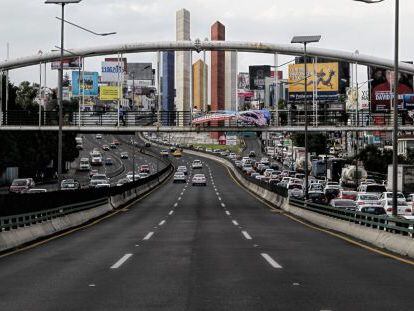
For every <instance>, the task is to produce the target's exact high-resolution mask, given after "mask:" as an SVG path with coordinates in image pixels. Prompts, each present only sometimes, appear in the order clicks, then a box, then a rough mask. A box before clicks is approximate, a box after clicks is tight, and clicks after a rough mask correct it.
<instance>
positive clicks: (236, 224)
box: [231, 220, 239, 226]
mask: <svg viewBox="0 0 414 311" xmlns="http://www.w3.org/2000/svg"><path fill="white" fill-rule="evenodd" d="M231 222H232V223H233V225H235V226H238V225H239V223H238V222H237V221H236V220H232V221H231Z"/></svg>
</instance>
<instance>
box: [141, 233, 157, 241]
mask: <svg viewBox="0 0 414 311" xmlns="http://www.w3.org/2000/svg"><path fill="white" fill-rule="evenodd" d="M153 235H154V232H152V231H151V232H148V234H147V235H146V236H145V237H144V238H143V240H149V239H151V237H152V236H153Z"/></svg>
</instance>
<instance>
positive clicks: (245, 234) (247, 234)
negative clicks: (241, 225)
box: [242, 231, 252, 240]
mask: <svg viewBox="0 0 414 311" xmlns="http://www.w3.org/2000/svg"><path fill="white" fill-rule="evenodd" d="M242 234H243V236H244V238H245V239H246V240H251V239H252V237H251V236H250V234H249V233H248V232H247V231H242Z"/></svg>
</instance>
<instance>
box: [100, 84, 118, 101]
mask: <svg viewBox="0 0 414 311" xmlns="http://www.w3.org/2000/svg"><path fill="white" fill-rule="evenodd" d="M118 92H119V93H118ZM121 97H122V89H121V88H120V87H118V86H101V87H100V89H99V99H100V100H118V99H119V98H121Z"/></svg>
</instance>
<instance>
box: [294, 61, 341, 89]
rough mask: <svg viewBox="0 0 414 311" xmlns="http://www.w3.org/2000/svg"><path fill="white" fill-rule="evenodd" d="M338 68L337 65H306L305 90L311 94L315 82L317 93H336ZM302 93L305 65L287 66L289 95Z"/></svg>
mask: <svg viewBox="0 0 414 311" xmlns="http://www.w3.org/2000/svg"><path fill="white" fill-rule="evenodd" d="M338 67H339V66H338V63H316V64H312V63H308V64H307V65H306V70H307V76H308V83H307V88H306V90H307V91H308V92H312V91H313V89H314V81H315V87H316V88H317V90H318V92H338V89H339V79H338V77H339V70H338ZM315 79H316V80H315ZM303 92H305V65H304V64H294V65H289V93H303Z"/></svg>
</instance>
